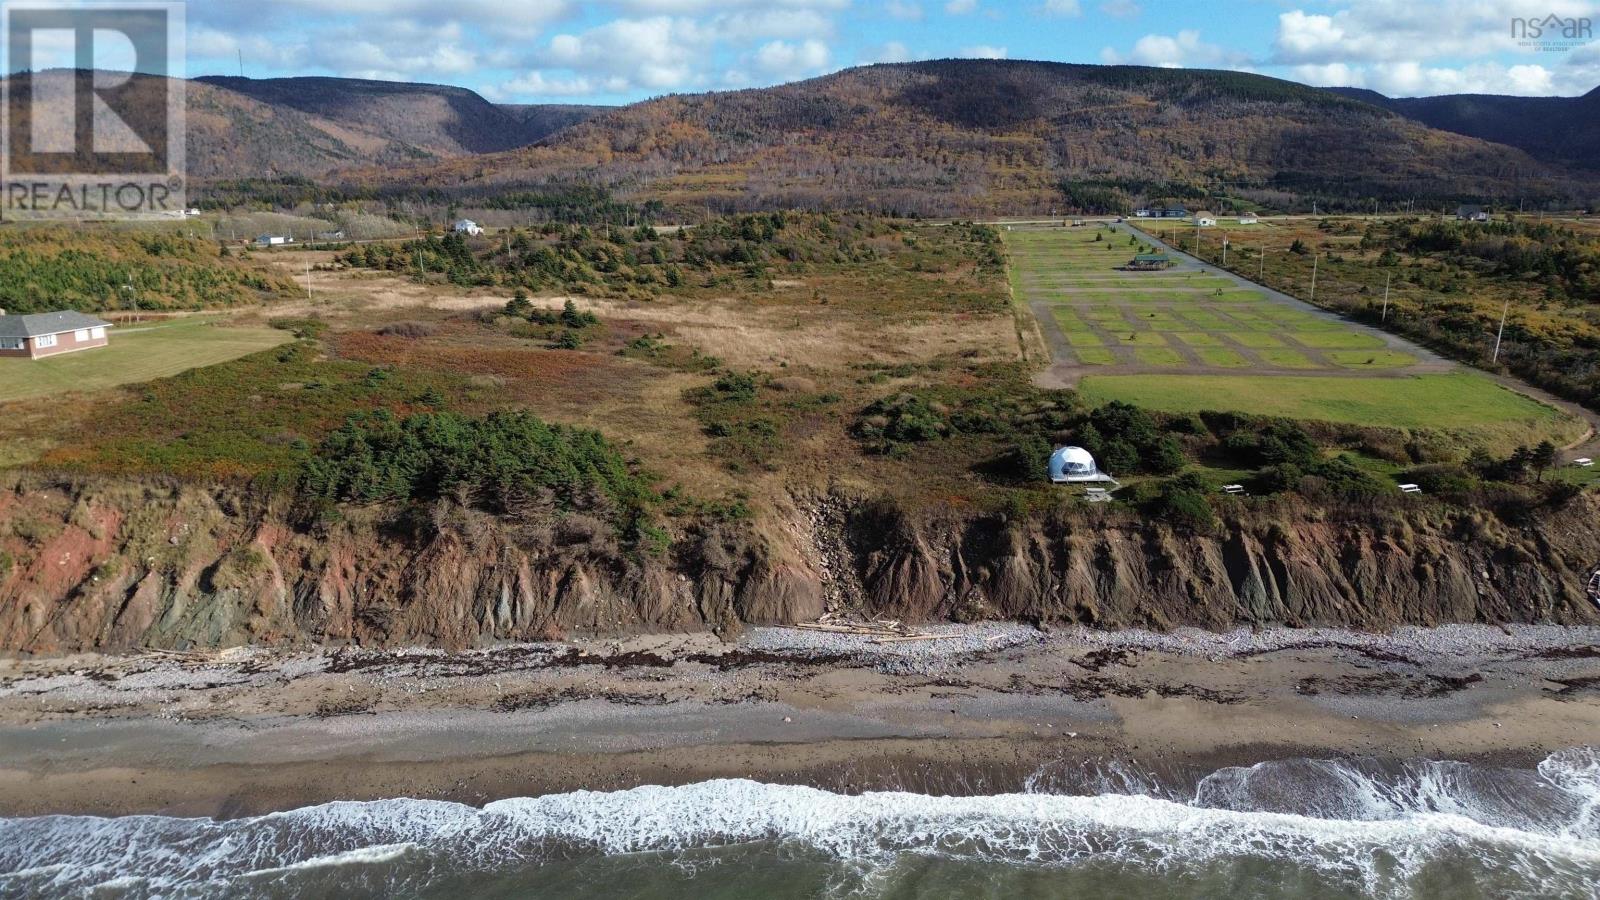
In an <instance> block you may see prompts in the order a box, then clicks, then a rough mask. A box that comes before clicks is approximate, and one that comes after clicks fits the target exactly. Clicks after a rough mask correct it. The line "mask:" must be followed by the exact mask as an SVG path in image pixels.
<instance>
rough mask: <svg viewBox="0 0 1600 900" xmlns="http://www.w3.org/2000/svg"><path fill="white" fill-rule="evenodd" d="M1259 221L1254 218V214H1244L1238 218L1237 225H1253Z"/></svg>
mask: <svg viewBox="0 0 1600 900" xmlns="http://www.w3.org/2000/svg"><path fill="white" fill-rule="evenodd" d="M1259 221H1261V220H1260V219H1258V218H1256V214H1255V213H1245V214H1244V215H1242V216H1240V217H1239V224H1240V225H1254V224H1256V223H1257V222H1259Z"/></svg>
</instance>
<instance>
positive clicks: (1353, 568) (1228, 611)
mask: <svg viewBox="0 0 1600 900" xmlns="http://www.w3.org/2000/svg"><path fill="white" fill-rule="evenodd" d="M1597 525H1600V503H1597V502H1596V500H1595V498H1594V497H1592V496H1582V497H1577V498H1574V499H1572V500H1570V501H1568V502H1566V503H1565V504H1563V505H1561V506H1560V507H1558V508H1554V509H1545V510H1541V511H1539V515H1538V516H1537V517H1536V520H1535V521H1533V522H1532V523H1530V524H1527V525H1524V526H1521V527H1512V526H1509V525H1507V524H1505V523H1503V522H1500V521H1498V520H1496V519H1494V518H1492V517H1491V516H1489V515H1488V514H1486V513H1484V512H1481V511H1467V510H1461V511H1453V510H1442V509H1440V508H1438V507H1433V508H1426V507H1420V506H1419V507H1418V509H1417V510H1415V511H1401V512H1391V513H1388V514H1385V515H1375V514H1371V513H1368V512H1358V511H1352V512H1351V513H1349V515H1348V517H1346V518H1339V517H1337V516H1334V515H1327V514H1321V513H1317V512H1315V511H1307V510H1299V511H1298V512H1297V511H1296V510H1295V508H1294V507H1293V506H1292V505H1287V504H1286V505H1283V506H1281V507H1279V508H1277V509H1274V510H1272V511H1270V512H1267V511H1262V510H1248V509H1247V510H1241V511H1239V512H1238V513H1237V514H1236V515H1234V516H1232V517H1229V518H1227V519H1226V520H1225V521H1224V523H1223V525H1222V526H1221V527H1219V528H1218V529H1217V530H1216V531H1215V532H1212V533H1204V534H1192V533H1187V532H1182V531H1175V530H1173V529H1171V528H1168V527H1166V526H1163V525H1161V524H1159V523H1148V522H1138V521H1133V520H1131V518H1130V517H1128V516H1126V515H1107V516H1098V515H1086V516H1084V517H1081V518H1077V519H1073V520H1071V521H1050V522H1047V523H1039V522H1023V523H1017V522H1007V521H1003V520H1000V519H997V518H977V519H973V518H957V517H939V516H935V517H930V518H928V519H925V520H922V521H916V520H914V519H913V517H911V516H908V515H906V514H902V513H894V512H890V513H887V514H884V513H880V514H878V515H875V516H872V517H864V518H863V519H861V520H859V521H858V522H857V523H856V528H855V532H854V535H853V542H854V544H855V546H857V547H858V548H860V550H861V559H862V562H863V566H864V583H865V587H866V596H865V598H864V603H863V605H864V606H865V607H866V608H867V609H869V610H871V611H873V612H879V613H883V614H888V615H896V616H907V617H910V618H932V619H940V618H957V619H961V618H996V617H998V618H1008V619H1031V620H1039V621H1047V622H1048V621H1067V622H1076V623H1082V624H1086V625H1098V626H1105V627H1128V626H1148V627H1154V628H1171V627H1175V626H1179V625H1195V626H1200V627H1206V628H1222V627H1230V626H1235V625H1240V624H1262V625H1265V624H1283V625H1291V626H1309V625H1346V626H1353V627H1360V628H1393V627H1395V626H1398V625H1403V624H1419V625H1433V624H1440V623H1445V622H1555V623H1589V624H1593V623H1597V622H1600V609H1596V608H1595V607H1594V605H1593V604H1592V603H1590V602H1589V601H1588V600H1587V599H1586V598H1585V597H1584V594H1583V583H1584V577H1585V574H1586V573H1587V572H1588V571H1589V570H1590V569H1591V568H1592V567H1593V566H1594V564H1595V563H1596V562H1597V561H1600V530H1597V527H1596V526H1597Z"/></svg>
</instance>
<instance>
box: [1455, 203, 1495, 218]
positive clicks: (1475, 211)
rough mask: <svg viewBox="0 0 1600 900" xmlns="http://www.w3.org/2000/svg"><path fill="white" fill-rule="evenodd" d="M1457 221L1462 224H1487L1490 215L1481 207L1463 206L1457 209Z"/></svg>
mask: <svg viewBox="0 0 1600 900" xmlns="http://www.w3.org/2000/svg"><path fill="white" fill-rule="evenodd" d="M1456 219H1457V220H1458V221H1461V222H1487V221H1489V213H1488V212H1486V211H1485V210H1484V208H1483V207H1481V206H1473V205H1471V204H1463V205H1461V206H1458V207H1456Z"/></svg>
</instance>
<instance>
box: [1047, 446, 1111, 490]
mask: <svg viewBox="0 0 1600 900" xmlns="http://www.w3.org/2000/svg"><path fill="white" fill-rule="evenodd" d="M1050 480H1051V481H1053V482H1055V483H1056V484H1081V483H1084V482H1108V481H1109V482H1111V483H1113V484H1115V483H1116V479H1114V478H1112V477H1111V476H1110V475H1107V474H1106V473H1104V472H1102V471H1100V467H1099V466H1097V465H1095V463H1094V457H1093V456H1091V455H1090V453H1089V451H1087V450H1085V449H1083V448H1082V447H1057V448H1056V451H1055V452H1054V453H1052V454H1050Z"/></svg>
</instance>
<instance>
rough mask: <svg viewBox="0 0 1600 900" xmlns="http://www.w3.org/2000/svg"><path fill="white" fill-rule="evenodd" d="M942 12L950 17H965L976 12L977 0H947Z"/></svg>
mask: <svg viewBox="0 0 1600 900" xmlns="http://www.w3.org/2000/svg"><path fill="white" fill-rule="evenodd" d="M944 11H945V12H947V13H949V14H950V15H952V16H965V15H968V14H970V13H975V12H977V11H978V0H949V2H948V3H946V4H945V5H944Z"/></svg>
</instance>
